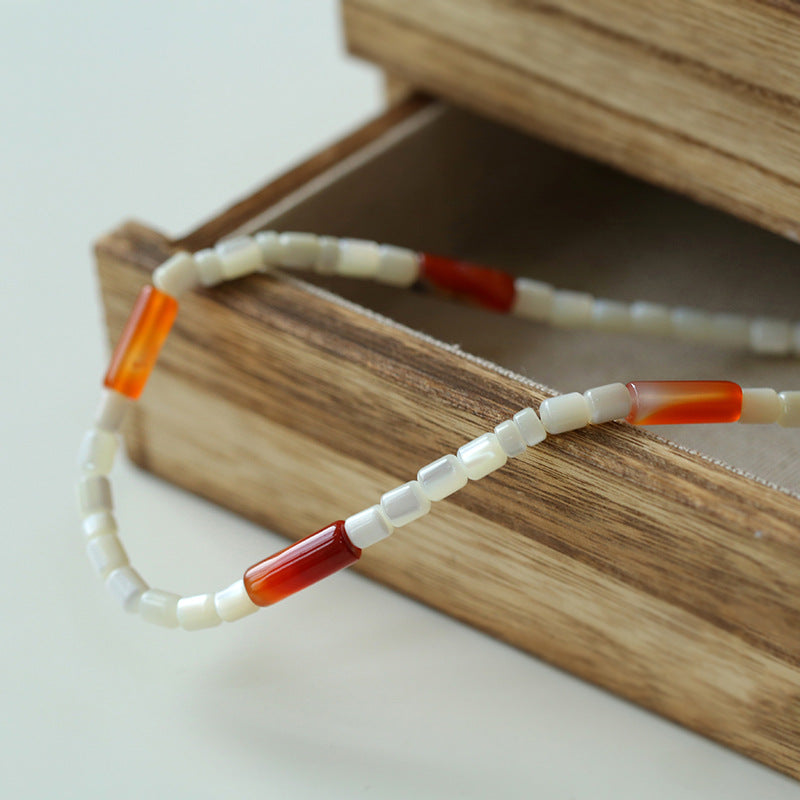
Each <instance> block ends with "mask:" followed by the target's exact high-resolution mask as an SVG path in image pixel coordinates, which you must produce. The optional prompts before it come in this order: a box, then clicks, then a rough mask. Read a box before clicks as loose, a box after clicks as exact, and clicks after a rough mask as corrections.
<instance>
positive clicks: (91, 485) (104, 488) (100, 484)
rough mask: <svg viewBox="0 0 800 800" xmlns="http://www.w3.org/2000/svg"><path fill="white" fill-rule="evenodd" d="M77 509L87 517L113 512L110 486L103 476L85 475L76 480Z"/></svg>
mask: <svg viewBox="0 0 800 800" xmlns="http://www.w3.org/2000/svg"><path fill="white" fill-rule="evenodd" d="M78 508H79V510H80V513H81V514H82V515H83V516H85V517H88V516H89V515H90V514H97V513H98V512H100V511H113V510H114V504H113V502H112V500H111V484H110V483H109V482H108V478H106V477H105V476H104V475H87V476H84V477H82V478H80V479H79V480H78Z"/></svg>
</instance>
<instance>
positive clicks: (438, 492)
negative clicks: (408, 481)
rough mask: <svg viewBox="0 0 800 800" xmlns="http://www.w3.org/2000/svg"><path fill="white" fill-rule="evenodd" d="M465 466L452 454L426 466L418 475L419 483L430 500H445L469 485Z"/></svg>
mask: <svg viewBox="0 0 800 800" xmlns="http://www.w3.org/2000/svg"><path fill="white" fill-rule="evenodd" d="M468 480H469V478H468V476H467V471H466V470H465V469H464V465H463V464H462V463H461V462H460V461H459V460H458V459H457V458H456V457H455V456H454V455H452V454H448V455H446V456H442V457H441V458H438V459H436V461H432V462H431V463H430V464H426V465H425V466H424V467H422V469H421V470H420V471H419V472H418V473H417V481H419V485H420V486H421V487H422V491H423V492H425V494H426V496H427V497H428V499H429V500H444V498H445V497H449V496H450V495H451V494H453V492H457V491H458V490H459V489H462V488H463V487H464V486H466V485H467V481H468Z"/></svg>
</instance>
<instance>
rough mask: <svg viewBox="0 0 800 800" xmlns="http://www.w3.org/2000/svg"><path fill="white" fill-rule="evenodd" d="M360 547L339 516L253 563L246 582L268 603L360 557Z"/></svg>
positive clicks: (261, 602) (253, 593)
mask: <svg viewBox="0 0 800 800" xmlns="http://www.w3.org/2000/svg"><path fill="white" fill-rule="evenodd" d="M360 556H361V550H360V549H359V548H358V547H356V546H355V545H354V544H353V543H352V542H351V541H350V539H349V538H348V537H347V533H346V532H345V528H344V521H343V520H339V521H338V522H334V523H333V524H332V525H328V527H327V528H323V529H322V530H320V531H317V532H316V533H312V534H311V536H306V538H305V539H301V540H300V541H299V542H295V543H294V544H291V545H289V546H288V547H287V548H285V549H284V550H281V551H280V552H279V553H275V555H272V556H270V557H269V558H266V559H264V561H259V562H258V564H253V566H252V567H250V568H249V569H248V570H247V571H246V572H245V573H244V586H245V589H246V590H247V594H248V595H249V596H250V599H251V600H252V601H253V602H254V603H255V604H256V605H257V606H269V605H272V604H273V603H277V602H278V601H279V600H283V598H284V597H288V596H289V595H290V594H294V593H295V592H299V591H300V590H301V589H305V588H306V587H307V586H311V585H312V584H313V583H316V582H317V581H320V580H322V579H323V578H327V577H328V576H329V575H333V573H334V572H338V571H339V570H340V569H344V568H345V567H349V566H350V565H351V564H354V563H355V562H356V561H358V559H359V557H360Z"/></svg>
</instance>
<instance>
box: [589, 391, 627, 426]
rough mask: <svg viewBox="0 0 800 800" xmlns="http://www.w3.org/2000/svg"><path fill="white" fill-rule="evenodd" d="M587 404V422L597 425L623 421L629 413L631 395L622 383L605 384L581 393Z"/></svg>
mask: <svg viewBox="0 0 800 800" xmlns="http://www.w3.org/2000/svg"><path fill="white" fill-rule="evenodd" d="M583 396H584V397H585V398H586V402H587V403H588V404H589V422H592V423H593V424H595V425H598V424H599V423H601V422H611V421H612V420H615V419H625V417H627V416H628V414H630V412H631V402H632V401H631V395H630V392H629V391H628V387H627V386H626V385H625V384H624V383H607V384H606V385H605V386H598V387H596V388H594V389H588V390H587V391H585V392H584V393H583Z"/></svg>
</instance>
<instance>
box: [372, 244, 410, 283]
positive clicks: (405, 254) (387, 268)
mask: <svg viewBox="0 0 800 800" xmlns="http://www.w3.org/2000/svg"><path fill="white" fill-rule="evenodd" d="M417 278H419V256H418V255H417V254H416V253H415V252H414V251H413V250H407V249H406V248H404V247H392V246H391V245H388V244H384V245H381V250H380V263H379V264H378V271H377V273H375V280H376V281H379V282H380V283H387V284H389V285H390V286H403V287H408V286H411V285H412V284H413V283H415V282H416V280H417Z"/></svg>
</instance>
